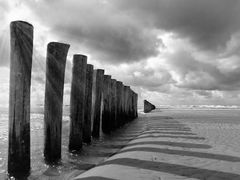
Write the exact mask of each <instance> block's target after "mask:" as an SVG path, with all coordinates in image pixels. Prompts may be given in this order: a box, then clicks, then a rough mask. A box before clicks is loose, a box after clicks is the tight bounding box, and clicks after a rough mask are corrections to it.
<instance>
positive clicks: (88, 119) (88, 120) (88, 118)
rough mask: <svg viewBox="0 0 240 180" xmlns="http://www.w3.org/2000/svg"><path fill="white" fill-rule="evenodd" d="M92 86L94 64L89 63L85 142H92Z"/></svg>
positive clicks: (86, 89)
mask: <svg viewBox="0 0 240 180" xmlns="http://www.w3.org/2000/svg"><path fill="white" fill-rule="evenodd" d="M92 86H93V65H91V64H87V73H86V88H85V108H84V109H85V111H84V123H83V142H85V143H90V142H91V136H92V134H91V126H92V125H91V124H92V122H91V116H92Z"/></svg>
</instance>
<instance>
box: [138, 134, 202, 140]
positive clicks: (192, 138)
mask: <svg viewBox="0 0 240 180" xmlns="http://www.w3.org/2000/svg"><path fill="white" fill-rule="evenodd" d="M141 138H174V139H175V138H181V139H191V140H205V139H206V138H204V137H197V136H169V135H151V134H149V135H144V136H138V137H137V138H136V139H141Z"/></svg>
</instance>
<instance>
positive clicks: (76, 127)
mask: <svg viewBox="0 0 240 180" xmlns="http://www.w3.org/2000/svg"><path fill="white" fill-rule="evenodd" d="M86 71H87V56H84V55H74V56H73V69H72V86H71V97H70V136H69V150H70V151H79V150H81V148H82V142H83V137H82V136H83V121H84V108H85V104H86V103H85V88H86Z"/></svg>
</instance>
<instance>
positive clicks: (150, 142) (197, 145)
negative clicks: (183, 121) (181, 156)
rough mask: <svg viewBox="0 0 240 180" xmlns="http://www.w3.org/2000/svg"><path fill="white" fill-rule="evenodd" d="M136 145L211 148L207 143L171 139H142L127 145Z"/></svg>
mask: <svg viewBox="0 0 240 180" xmlns="http://www.w3.org/2000/svg"><path fill="white" fill-rule="evenodd" d="M136 145H166V146H173V147H183V148H199V149H209V148H211V146H209V145H206V144H195V143H182V142H170V141H141V142H136V143H130V144H128V145H127V146H128V147H129V146H136Z"/></svg>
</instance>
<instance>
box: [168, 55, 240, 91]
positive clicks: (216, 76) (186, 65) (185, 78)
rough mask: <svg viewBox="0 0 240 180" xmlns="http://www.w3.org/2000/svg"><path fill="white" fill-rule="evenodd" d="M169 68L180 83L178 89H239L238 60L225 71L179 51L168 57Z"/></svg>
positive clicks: (239, 62) (239, 68) (216, 65)
mask: <svg viewBox="0 0 240 180" xmlns="http://www.w3.org/2000/svg"><path fill="white" fill-rule="evenodd" d="M168 63H169V66H170V68H171V69H172V70H173V71H175V72H176V73H177V74H178V75H179V77H180V82H179V83H178V85H177V86H178V87H182V88H188V89H194V90H236V89H239V88H240V79H239V76H240V66H239V64H240V59H239V60H238V61H236V62H234V63H235V64H233V65H230V66H233V68H232V67H229V68H231V69H230V70H228V71H226V70H224V69H222V68H221V67H219V66H218V65H219V64H217V62H216V63H215V64H213V63H209V62H200V61H198V60H196V59H195V58H194V57H193V56H192V55H191V54H189V53H187V52H184V51H180V52H178V53H175V54H174V55H171V56H169V57H168Z"/></svg>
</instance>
